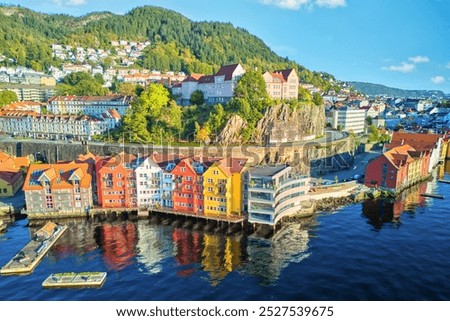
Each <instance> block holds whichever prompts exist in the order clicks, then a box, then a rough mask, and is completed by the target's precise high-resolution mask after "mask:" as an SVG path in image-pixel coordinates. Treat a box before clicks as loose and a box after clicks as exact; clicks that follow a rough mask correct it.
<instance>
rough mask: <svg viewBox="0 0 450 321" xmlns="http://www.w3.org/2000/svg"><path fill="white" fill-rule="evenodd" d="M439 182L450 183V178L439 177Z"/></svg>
mask: <svg viewBox="0 0 450 321" xmlns="http://www.w3.org/2000/svg"><path fill="white" fill-rule="evenodd" d="M438 182H439V183H444V184H450V180H447V179H438Z"/></svg>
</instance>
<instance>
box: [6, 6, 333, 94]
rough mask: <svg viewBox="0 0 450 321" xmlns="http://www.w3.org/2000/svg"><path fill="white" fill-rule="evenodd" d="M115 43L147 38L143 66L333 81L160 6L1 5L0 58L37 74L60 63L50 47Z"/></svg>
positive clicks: (251, 40)
mask: <svg viewBox="0 0 450 321" xmlns="http://www.w3.org/2000/svg"><path fill="white" fill-rule="evenodd" d="M119 39H126V40H128V41H143V40H150V42H151V45H150V46H149V47H147V48H146V49H145V51H144V54H143V56H142V58H141V59H139V61H138V65H139V66H140V67H143V68H150V69H158V70H161V71H168V70H172V71H184V72H186V73H188V74H189V73H192V72H198V73H212V72H214V71H216V70H218V68H219V67H220V66H221V65H224V64H230V63H236V62H240V63H242V64H243V65H244V66H245V67H247V68H251V69H253V68H255V67H256V68H258V69H259V70H275V69H283V68H289V67H294V68H296V69H297V70H298V71H299V76H300V79H301V80H302V81H305V82H308V83H312V84H314V85H315V86H317V87H321V88H323V89H325V90H327V89H329V88H330V87H331V84H330V80H333V79H334V78H333V77H332V76H331V75H329V74H326V73H318V72H311V71H309V70H307V69H306V68H304V67H303V66H301V65H299V64H297V63H296V62H294V61H292V60H289V59H288V58H282V57H279V56H278V55H277V54H276V53H275V52H273V51H272V50H271V49H270V48H269V47H268V46H267V45H265V44H264V42H263V41H262V40H261V39H259V38H257V37H256V36H254V35H252V34H250V33H249V32H248V31H246V30H244V29H242V28H236V27H234V26H233V25H232V24H231V23H221V22H194V21H191V20H189V19H187V18H186V17H184V16H182V15H181V14H179V13H177V12H174V11H171V10H167V9H163V8H158V7H151V6H146V7H139V8H135V9H133V10H132V11H130V12H129V13H127V14H125V15H115V14H112V13H108V12H99V13H91V14H89V15H86V16H82V17H72V16H68V15H49V14H43V13H39V12H34V11H32V10H29V9H26V8H22V7H14V6H0V55H4V56H5V57H6V58H12V59H14V61H15V63H16V64H17V65H23V66H27V67H30V68H33V69H35V70H47V69H48V68H49V67H50V66H51V65H53V66H60V65H61V64H62V63H63V61H61V60H58V59H56V58H53V57H52V51H51V44H52V43H59V44H65V45H71V46H82V47H84V48H88V47H90V48H94V49H97V48H102V49H112V47H111V40H119ZM8 61H9V60H8V59H5V60H4V61H3V63H4V64H5V63H8Z"/></svg>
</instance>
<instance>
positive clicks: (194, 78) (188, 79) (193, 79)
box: [183, 74, 204, 82]
mask: <svg viewBox="0 0 450 321" xmlns="http://www.w3.org/2000/svg"><path fill="white" fill-rule="evenodd" d="M203 76H204V75H203V74H191V75H189V76H188V77H186V78H185V79H184V80H183V82H198V81H199V79H200V78H201V77H203Z"/></svg>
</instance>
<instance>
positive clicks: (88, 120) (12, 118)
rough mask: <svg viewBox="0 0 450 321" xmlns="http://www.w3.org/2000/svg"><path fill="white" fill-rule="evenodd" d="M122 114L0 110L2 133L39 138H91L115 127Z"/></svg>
mask: <svg viewBox="0 0 450 321" xmlns="http://www.w3.org/2000/svg"><path fill="white" fill-rule="evenodd" d="M119 122H120V115H119V114H118V112H117V111H115V110H108V111H105V112H104V113H103V114H102V115H101V116H100V117H97V116H87V115H81V116H77V115H52V114H38V113H36V112H35V111H14V110H1V111H0V132H4V133H7V134H10V135H17V136H22V137H31V138H37V139H61V140H67V139H73V140H79V141H86V140H87V141H89V140H92V137H93V136H94V135H100V134H103V133H105V132H107V131H108V130H110V129H113V128H115V127H116V126H117V125H118V124H119Z"/></svg>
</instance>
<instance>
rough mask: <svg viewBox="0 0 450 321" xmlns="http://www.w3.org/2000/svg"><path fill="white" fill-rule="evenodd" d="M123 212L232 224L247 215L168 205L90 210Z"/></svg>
mask: <svg viewBox="0 0 450 321" xmlns="http://www.w3.org/2000/svg"><path fill="white" fill-rule="evenodd" d="M123 212H128V213H136V214H137V216H138V217H140V218H147V217H149V216H150V214H164V215H169V216H175V217H181V216H183V217H188V218H196V219H201V220H206V221H216V222H224V223H230V224H241V223H242V224H243V223H244V220H245V218H246V216H244V215H236V214H231V215H226V214H223V215H219V214H217V215H214V214H203V213H193V212H186V211H180V210H174V209H172V208H168V207H161V206H159V207H148V208H134V207H133V208H127V207H123V208H122V207H121V208H94V209H91V210H90V211H89V215H90V216H95V215H101V214H105V215H111V214H114V213H116V214H120V213H123Z"/></svg>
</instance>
